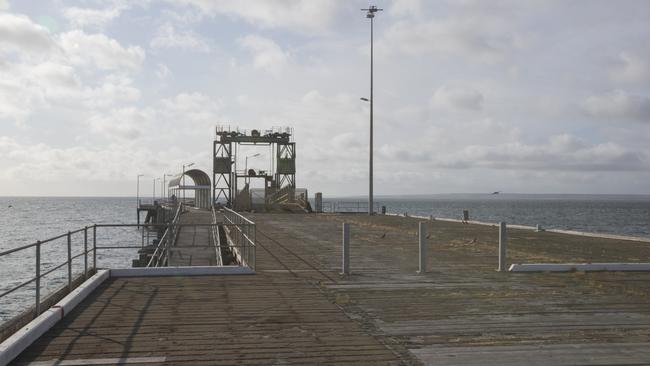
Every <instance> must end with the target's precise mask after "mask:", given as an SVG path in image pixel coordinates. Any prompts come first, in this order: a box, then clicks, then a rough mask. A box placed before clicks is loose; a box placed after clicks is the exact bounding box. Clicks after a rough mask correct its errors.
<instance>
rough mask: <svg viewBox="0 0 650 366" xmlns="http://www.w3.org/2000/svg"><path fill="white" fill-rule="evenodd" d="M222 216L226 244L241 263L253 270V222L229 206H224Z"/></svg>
mask: <svg viewBox="0 0 650 366" xmlns="http://www.w3.org/2000/svg"><path fill="white" fill-rule="evenodd" d="M223 217H224V221H225V223H226V225H224V230H225V232H226V237H227V240H228V246H229V247H230V248H231V250H232V252H233V254H234V255H235V257H236V258H237V260H238V261H239V263H240V264H241V265H243V266H248V267H250V268H252V269H253V270H255V266H256V251H257V247H256V245H255V242H256V228H255V223H254V222H253V221H251V220H249V219H248V218H246V217H244V216H242V215H241V214H240V213H238V212H236V211H233V210H231V209H229V208H224V210H223Z"/></svg>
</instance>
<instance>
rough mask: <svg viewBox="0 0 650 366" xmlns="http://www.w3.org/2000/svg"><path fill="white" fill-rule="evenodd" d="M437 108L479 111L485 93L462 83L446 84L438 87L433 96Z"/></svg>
mask: <svg viewBox="0 0 650 366" xmlns="http://www.w3.org/2000/svg"><path fill="white" fill-rule="evenodd" d="M431 104H432V106H434V107H435V108H447V109H457V110H468V111H478V110H481V108H482V107H483V94H481V93H480V92H478V91H477V90H475V89H473V88H470V87H467V86H461V85H445V86H442V87H440V88H438V89H437V90H436V91H435V92H434V93H433V96H432V97H431Z"/></svg>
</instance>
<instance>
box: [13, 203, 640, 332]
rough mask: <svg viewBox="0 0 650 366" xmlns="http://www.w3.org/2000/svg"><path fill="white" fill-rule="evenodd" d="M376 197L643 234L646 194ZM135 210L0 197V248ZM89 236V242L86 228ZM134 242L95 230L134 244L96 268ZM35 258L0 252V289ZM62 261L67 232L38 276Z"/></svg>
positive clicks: (27, 292)
mask: <svg viewBox="0 0 650 366" xmlns="http://www.w3.org/2000/svg"><path fill="white" fill-rule="evenodd" d="M341 201H344V202H351V203H352V205H354V206H355V207H356V202H357V201H360V202H361V204H362V205H363V204H365V202H367V201H365V198H364V197H358V198H328V197H327V196H326V197H325V198H324V202H325V203H326V205H327V204H328V203H331V202H341ZM376 202H377V203H379V204H380V205H385V206H386V207H387V210H388V212H392V213H400V214H401V213H404V212H408V213H409V214H411V215H423V216H429V215H433V216H435V217H447V218H461V217H462V212H463V210H469V213H470V218H471V219H473V220H479V221H487V222H498V221H506V222H508V223H511V224H520V225H530V226H534V225H537V224H540V225H542V226H543V227H545V228H557V229H566V230H578V231H587V232H597V233H611V234H621V235H631V236H639V237H649V238H650V196H623V195H513V194H498V195H478V194H460V195H433V196H418V197H416V196H406V197H398V196H393V197H377V198H376ZM9 206H12V207H9ZM135 209H136V199H135V198H119V197H117V198H101V197H83V198H74V197H47V198H44V197H0V252H1V251H4V250H8V249H11V248H16V247H19V246H22V245H28V244H31V243H34V242H35V241H36V240H44V239H47V238H50V237H54V236H57V235H60V234H64V233H66V232H67V231H68V230H75V229H79V228H83V227H84V226H86V225H92V224H95V223H97V224H100V223H103V224H109V223H110V224H114V223H122V224H133V223H135V222H136V210H135ZM88 235H89V243H92V241H91V240H92V239H91V238H92V230H89V232H88ZM141 241H142V234H141V232H140V231H138V230H137V229H136V228H129V227H126V228H99V229H98V231H97V243H98V246H133V248H132V249H131V248H129V249H124V250H117V249H116V250H100V251H98V254H97V262H98V263H97V264H98V267H100V268H101V267H113V268H115V267H122V268H124V267H130V266H131V260H132V259H134V258H136V256H137V249H138V248H139V247H140V245H141ZM71 243H72V245H71V248H72V255H73V256H75V255H77V254H79V253H82V252H83V245H84V238H83V233H77V234H74V235H72V237H71ZM90 246H92V244H90ZM35 257H36V256H35V249H34V248H30V249H27V250H23V251H20V252H18V253H14V254H10V255H6V256H2V257H0V294H2V293H3V292H5V291H6V290H7V289H9V288H12V287H14V286H17V285H19V284H21V283H23V282H25V281H28V280H29V279H31V278H33V276H34V273H35V262H36V258H35ZM66 258H67V238H66V237H64V238H60V239H58V240H55V241H52V242H50V243H47V244H43V245H42V249H41V259H42V263H41V273H44V272H46V271H48V270H50V269H52V268H55V267H56V266H57V265H59V264H61V263H64V262H65V260H66ZM83 268H84V262H83V257H80V258H77V259H75V260H73V273H74V275H76V274H79V273H82V272H83ZM66 282H67V267H66V266H64V267H63V268H60V269H58V270H55V271H53V272H52V273H51V274H49V275H48V276H46V277H45V278H44V279H43V282H42V289H41V293H42V294H43V295H46V294H47V293H50V292H52V291H54V290H55V289H57V288H59V287H61V286H62V285H64V284H65V283H66ZM34 293H35V286H34V284H29V285H26V286H25V287H23V288H21V289H20V290H18V291H16V292H14V293H12V294H10V295H7V296H4V297H0V323H1V322H2V321H4V320H7V319H9V318H10V317H12V316H14V315H16V314H17V313H18V312H19V311H20V310H21V309H25V308H26V307H27V306H30V305H32V304H33V303H34Z"/></svg>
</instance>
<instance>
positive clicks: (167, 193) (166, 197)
mask: <svg viewBox="0 0 650 366" xmlns="http://www.w3.org/2000/svg"><path fill="white" fill-rule="evenodd" d="M173 176H174V174H167V173H163V188H165V187H166V186H167V177H173ZM161 192H162V191H161ZM161 195H162V193H161ZM168 198H169V190H167V192H165V199H168Z"/></svg>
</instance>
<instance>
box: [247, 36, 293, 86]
mask: <svg viewBox="0 0 650 366" xmlns="http://www.w3.org/2000/svg"><path fill="white" fill-rule="evenodd" d="M238 43H239V45H240V46H241V47H242V48H243V49H245V50H247V51H249V52H250V53H251V54H252V55H253V67H254V68H255V69H259V70H265V71H269V72H270V73H272V74H274V75H276V76H277V75H278V74H280V73H281V72H282V71H283V69H284V68H285V67H286V65H287V63H288V62H289V54H288V53H286V52H284V51H283V50H282V48H281V47H280V46H279V45H278V44H277V43H275V42H274V41H273V40H272V39H270V38H265V37H262V36H258V35H254V34H250V35H247V36H245V37H243V38H240V39H239V40H238Z"/></svg>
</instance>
